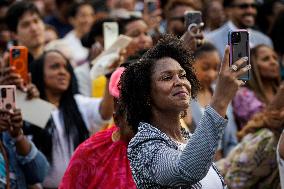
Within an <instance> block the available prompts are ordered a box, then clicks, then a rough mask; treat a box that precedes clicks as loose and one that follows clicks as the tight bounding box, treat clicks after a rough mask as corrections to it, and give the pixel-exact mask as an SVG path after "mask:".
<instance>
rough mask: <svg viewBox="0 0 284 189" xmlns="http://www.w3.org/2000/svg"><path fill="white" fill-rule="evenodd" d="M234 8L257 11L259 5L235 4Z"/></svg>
mask: <svg viewBox="0 0 284 189" xmlns="http://www.w3.org/2000/svg"><path fill="white" fill-rule="evenodd" d="M232 7H238V8H240V9H247V8H249V7H251V8H254V9H256V8H257V4H256V3H240V4H233V5H232Z"/></svg>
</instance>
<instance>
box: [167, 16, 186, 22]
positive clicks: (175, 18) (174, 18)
mask: <svg viewBox="0 0 284 189" xmlns="http://www.w3.org/2000/svg"><path fill="white" fill-rule="evenodd" d="M170 20H172V21H174V20H177V21H178V20H179V21H181V22H184V16H180V17H171V18H170Z"/></svg>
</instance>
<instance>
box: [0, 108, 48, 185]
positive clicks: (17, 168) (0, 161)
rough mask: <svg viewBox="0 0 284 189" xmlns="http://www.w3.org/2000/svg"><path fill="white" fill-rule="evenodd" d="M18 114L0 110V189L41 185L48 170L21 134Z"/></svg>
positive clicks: (20, 120) (41, 158)
mask: <svg viewBox="0 0 284 189" xmlns="http://www.w3.org/2000/svg"><path fill="white" fill-rule="evenodd" d="M22 127H23V120H22V115H21V111H20V110H19V109H13V111H12V112H11V111H9V110H6V109H0V136H1V140H0V150H1V153H0V167H1V171H0V188H17V189H26V188H27V187H28V185H33V184H36V183H41V182H43V180H44V178H45V176H46V174H47V172H48V168H49V164H48V162H47V160H46V158H45V156H44V155H43V154H42V153H41V152H40V151H38V149H37V148H36V147H35V145H34V144H33V143H32V142H31V141H30V140H29V139H28V138H27V137H26V136H25V135H24V134H23V130H22Z"/></svg>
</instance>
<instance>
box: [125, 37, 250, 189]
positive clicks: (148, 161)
mask: <svg viewBox="0 0 284 189" xmlns="http://www.w3.org/2000/svg"><path fill="white" fill-rule="evenodd" d="M191 61H192V59H191V56H190V53H189V51H187V50H186V49H185V48H184V46H183V44H182V42H181V41H180V40H179V39H177V38H176V37H172V36H165V37H164V38H163V39H162V40H161V41H159V43H158V44H157V45H156V46H155V47H154V48H152V49H150V50H149V51H148V52H147V53H146V54H145V55H144V56H143V57H142V59H141V60H140V62H139V63H137V64H133V65H130V66H129V67H128V69H126V71H125V72H124V73H123V75H122V80H121V97H120V103H121V104H122V105H123V106H124V107H125V110H126V117H127V121H128V122H129V124H130V126H131V127H132V129H133V131H134V132H136V135H135V136H134V138H133V139H132V140H131V141H130V143H129V146H128V158H129V160H130V165H131V169H132V174H133V177H134V180H135V182H136V185H137V188H141V189H142V188H143V189H148V188H151V189H153V188H156V189H158V188H177V187H179V188H191V187H192V188H214V189H222V188H225V187H226V186H225V184H224V182H223V179H222V177H221V175H220V174H219V173H218V171H217V169H216V167H215V166H214V164H212V161H213V156H214V154H215V151H216V149H217V146H218V141H219V140H220V137H221V135H222V133H223V130H224V127H225V126H226V124H227V120H226V119H225V118H224V117H225V114H226V110H227V106H228V104H229V102H230V100H231V99H232V98H233V96H234V95H235V93H236V91H237V90H238V88H239V86H240V85H242V84H243V82H242V81H239V80H237V79H236V78H237V77H238V76H239V75H241V74H243V73H244V72H246V71H248V69H250V68H249V67H245V68H243V69H240V70H237V71H234V70H233V69H230V68H229V51H228V48H227V49H226V52H225V57H224V59H223V63H222V66H221V70H220V74H219V79H218V81H217V86H216V90H215V93H214V95H213V97H212V101H211V103H210V105H209V106H207V107H206V109H205V112H204V116H203V118H202V119H201V122H200V124H199V125H198V127H197V129H196V130H195V132H194V134H193V135H192V136H190V134H189V133H187V132H185V131H184V130H182V129H181V126H180V118H181V117H183V116H184V112H185V111H186V110H187V108H188V107H189V103H190V99H191V97H193V98H194V97H196V94H197V92H198V89H199V83H198V81H197V79H196V76H195V73H194V72H193V69H192V65H191V64H192V62H191ZM245 61H246V59H245V58H242V59H240V60H239V61H237V62H235V63H234V64H235V65H236V66H238V67H239V66H240V65H241V64H242V63H244V62H245ZM225 87H226V89H227V92H226V93H224V92H223V88H225Z"/></svg>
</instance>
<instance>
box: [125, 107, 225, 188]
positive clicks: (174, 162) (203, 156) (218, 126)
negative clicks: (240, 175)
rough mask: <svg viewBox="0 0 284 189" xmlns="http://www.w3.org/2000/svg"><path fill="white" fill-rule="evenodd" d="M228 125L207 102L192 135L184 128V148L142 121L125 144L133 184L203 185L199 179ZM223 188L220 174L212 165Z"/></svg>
mask: <svg viewBox="0 0 284 189" xmlns="http://www.w3.org/2000/svg"><path fill="white" fill-rule="evenodd" d="M226 125H227V120H226V119H224V118H223V117H221V116H220V115H219V114H218V113H217V112H216V111H215V110H214V109H213V108H212V107H210V106H208V107H207V108H206V110H205V112H204V116H203V117H202V119H201V121H200V123H199V126H198V127H197V128H196V130H195V132H194V134H193V135H191V136H190V135H189V133H187V132H185V131H184V132H183V136H184V137H185V139H188V138H189V137H190V139H189V140H188V143H187V145H186V147H185V148H184V150H183V151H181V150H179V149H178V144H177V143H176V142H174V141H173V140H172V139H171V138H170V137H169V136H167V135H166V134H165V133H163V132H161V131H160V130H159V129H157V128H156V127H154V126H152V125H150V124H148V123H144V122H141V123H140V124H139V127H138V132H137V134H136V135H135V136H134V138H133V139H132V140H131V141H130V143H129V146H128V158H129V160H130V165H131V170H132V174H133V178H134V180H135V182H136V185H137V187H138V188H140V189H150V188H151V189H162V188H163V189H165V188H168V189H189V188H202V185H201V183H200V182H199V181H200V180H202V179H203V178H204V177H205V176H206V174H207V172H208V171H209V169H210V167H211V166H212V162H213V157H214V154H215V151H216V149H217V146H218V141H219V140H220V139H221V136H222V134H223V131H224V127H225V126H226ZM213 168H214V170H215V171H216V172H217V173H218V175H219V177H220V179H221V182H222V185H223V188H224V189H225V188H226V186H225V184H224V181H223V178H222V176H221V175H220V174H219V172H218V171H217V169H216V168H215V166H213Z"/></svg>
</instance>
